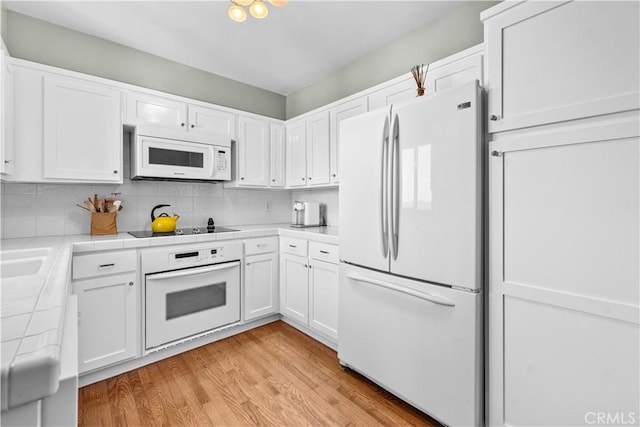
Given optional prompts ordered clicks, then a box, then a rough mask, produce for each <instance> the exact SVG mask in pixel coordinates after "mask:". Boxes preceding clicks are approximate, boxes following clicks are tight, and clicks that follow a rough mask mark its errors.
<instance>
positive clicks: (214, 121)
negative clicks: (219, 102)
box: [189, 105, 236, 139]
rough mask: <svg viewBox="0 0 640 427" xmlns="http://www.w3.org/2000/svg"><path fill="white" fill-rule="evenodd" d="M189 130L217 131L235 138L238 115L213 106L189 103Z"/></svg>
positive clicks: (208, 132) (224, 135)
mask: <svg viewBox="0 0 640 427" xmlns="http://www.w3.org/2000/svg"><path fill="white" fill-rule="evenodd" d="M189 131H190V132H198V133H205V134H212V133H215V134H217V135H219V136H223V137H226V138H228V139H235V138H236V115H235V114H232V113H229V112H227V111H221V110H216V109H213V108H205V107H200V106H196V105H189Z"/></svg>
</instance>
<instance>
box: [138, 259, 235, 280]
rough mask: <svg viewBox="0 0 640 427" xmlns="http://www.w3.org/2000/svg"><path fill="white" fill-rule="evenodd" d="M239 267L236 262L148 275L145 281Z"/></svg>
mask: <svg viewBox="0 0 640 427" xmlns="http://www.w3.org/2000/svg"><path fill="white" fill-rule="evenodd" d="M239 266H240V263H239V262H238V261H236V262H232V263H228V264H218V265H215V266H213V267H204V268H196V269H191V268H189V269H186V270H179V271H172V272H169V273H160V274H150V275H148V276H147V280H164V279H174V278H176V277H187V276H194V275H196V274H204V273H211V272H212V271H220V270H227V269H229V268H234V267H239Z"/></svg>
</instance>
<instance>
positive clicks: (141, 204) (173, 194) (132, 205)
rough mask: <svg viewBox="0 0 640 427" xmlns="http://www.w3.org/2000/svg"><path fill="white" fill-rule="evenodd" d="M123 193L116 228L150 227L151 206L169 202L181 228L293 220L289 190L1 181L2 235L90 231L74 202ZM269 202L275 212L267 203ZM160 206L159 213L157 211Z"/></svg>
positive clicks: (88, 220) (86, 214)
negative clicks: (268, 208) (210, 223)
mask: <svg viewBox="0 0 640 427" xmlns="http://www.w3.org/2000/svg"><path fill="white" fill-rule="evenodd" d="M112 192H120V193H122V195H121V196H120V198H121V200H122V204H123V205H124V209H123V210H122V211H120V212H119V213H118V231H120V232H127V231H134V230H147V229H150V227H151V217H150V212H151V209H152V208H153V207H154V206H155V205H158V204H170V205H171V207H170V208H165V209H167V212H168V213H172V212H175V213H177V214H178V215H180V220H179V221H178V227H191V226H206V224H207V219H208V218H209V217H213V219H214V220H215V222H216V224H217V225H220V226H224V225H234V224H266V223H277V222H289V221H290V219H291V216H290V214H289V212H290V209H291V193H290V192H289V191H257V190H229V189H224V188H223V187H222V185H221V184H194V183H176V182H157V181H130V180H127V181H126V183H125V184H123V185H77V184H13V183H3V184H2V213H1V215H2V238H14V237H34V236H50V235H63V234H88V233H89V232H90V223H91V216H90V213H89V212H87V211H85V210H83V209H80V208H79V207H77V206H75V204H76V203H80V204H82V201H83V200H86V199H87V197H93V195H94V194H95V193H97V194H98V195H99V196H100V195H103V196H108V195H109V194H110V193H112ZM267 201H271V212H265V204H266V202H267ZM160 212H162V210H158V211H156V214H158V213H160Z"/></svg>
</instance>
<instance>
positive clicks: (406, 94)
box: [369, 73, 418, 111]
mask: <svg viewBox="0 0 640 427" xmlns="http://www.w3.org/2000/svg"><path fill="white" fill-rule="evenodd" d="M417 94H418V92H417V86H416V82H415V80H413V77H412V76H411V73H408V74H407V75H404V76H402V77H399V78H398V79H395V80H394V83H392V84H389V85H385V87H383V88H381V89H379V90H376V91H375V92H373V93H371V94H370V95H369V110H370V111H371V110H377V109H378V108H382V107H386V106H387V105H391V104H397V103H398V102H402V101H408V100H409V99H412V98H415V97H416V95H417Z"/></svg>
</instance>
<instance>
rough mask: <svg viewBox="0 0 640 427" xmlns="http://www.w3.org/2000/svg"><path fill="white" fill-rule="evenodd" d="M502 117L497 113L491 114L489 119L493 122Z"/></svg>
mask: <svg viewBox="0 0 640 427" xmlns="http://www.w3.org/2000/svg"><path fill="white" fill-rule="evenodd" d="M499 119H500V117H499V116H496V115H495V114H492V115H491V116H489V120H491V121H492V122H497V121H498V120H499Z"/></svg>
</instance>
